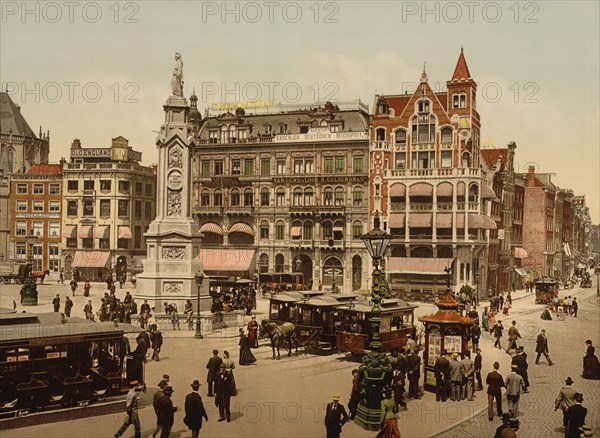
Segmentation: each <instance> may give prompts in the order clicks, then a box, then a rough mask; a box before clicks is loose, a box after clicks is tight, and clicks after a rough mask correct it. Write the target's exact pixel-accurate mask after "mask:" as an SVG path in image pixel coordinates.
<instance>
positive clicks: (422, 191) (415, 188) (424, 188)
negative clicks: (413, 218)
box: [409, 183, 433, 196]
mask: <svg viewBox="0 0 600 438" xmlns="http://www.w3.org/2000/svg"><path fill="white" fill-rule="evenodd" d="M409 193H410V196H432V195H433V186H431V185H430V184H425V183H417V184H413V185H412V186H410V188H409Z"/></svg>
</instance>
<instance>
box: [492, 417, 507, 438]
mask: <svg viewBox="0 0 600 438" xmlns="http://www.w3.org/2000/svg"><path fill="white" fill-rule="evenodd" d="M508 428H510V415H509V414H502V424H501V425H500V426H498V428H497V429H496V433H495V434H494V438H502V436H503V435H502V431H503V430H504V429H508Z"/></svg>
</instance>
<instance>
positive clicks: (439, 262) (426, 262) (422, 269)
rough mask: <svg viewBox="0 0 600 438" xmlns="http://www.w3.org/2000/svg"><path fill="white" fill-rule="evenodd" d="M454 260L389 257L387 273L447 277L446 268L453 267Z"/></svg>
mask: <svg viewBox="0 0 600 438" xmlns="http://www.w3.org/2000/svg"><path fill="white" fill-rule="evenodd" d="M452 261H453V259H447V258H440V259H433V258H421V257H388V259H387V266H386V272H388V273H390V274H422V275H447V274H446V272H445V271H444V268H446V267H448V266H452Z"/></svg>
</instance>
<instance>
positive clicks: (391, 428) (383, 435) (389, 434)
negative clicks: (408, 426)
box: [375, 418, 400, 438]
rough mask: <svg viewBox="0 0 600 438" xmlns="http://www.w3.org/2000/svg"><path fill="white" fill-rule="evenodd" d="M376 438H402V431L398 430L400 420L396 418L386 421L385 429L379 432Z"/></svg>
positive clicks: (384, 423)
mask: <svg viewBox="0 0 600 438" xmlns="http://www.w3.org/2000/svg"><path fill="white" fill-rule="evenodd" d="M375 438H400V430H398V420H396V419H395V418H393V419H389V420H385V421H384V422H383V428H382V429H381V430H380V431H379V433H378V434H377V436H376V437H375Z"/></svg>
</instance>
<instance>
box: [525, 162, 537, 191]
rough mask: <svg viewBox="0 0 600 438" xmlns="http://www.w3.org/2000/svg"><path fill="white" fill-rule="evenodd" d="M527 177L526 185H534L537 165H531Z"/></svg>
mask: <svg viewBox="0 0 600 438" xmlns="http://www.w3.org/2000/svg"><path fill="white" fill-rule="evenodd" d="M525 178H526V181H525V185H528V186H532V185H534V181H535V166H529V169H528V171H527V176H526V177H525Z"/></svg>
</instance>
